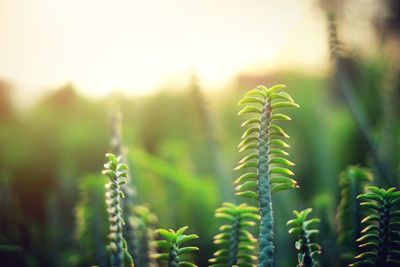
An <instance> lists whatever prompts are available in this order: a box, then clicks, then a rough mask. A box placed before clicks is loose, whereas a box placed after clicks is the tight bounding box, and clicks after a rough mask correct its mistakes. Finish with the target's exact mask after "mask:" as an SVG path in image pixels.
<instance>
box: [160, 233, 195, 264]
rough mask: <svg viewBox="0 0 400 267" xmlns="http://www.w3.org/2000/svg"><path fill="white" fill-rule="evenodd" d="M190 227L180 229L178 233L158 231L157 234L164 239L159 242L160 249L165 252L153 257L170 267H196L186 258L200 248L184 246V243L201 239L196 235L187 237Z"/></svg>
mask: <svg viewBox="0 0 400 267" xmlns="http://www.w3.org/2000/svg"><path fill="white" fill-rule="evenodd" d="M187 229H188V226H184V227H182V228H179V229H178V230H177V231H176V232H175V231H174V230H172V229H169V230H166V229H158V230H157V231H156V232H157V233H158V234H159V235H160V237H162V239H160V240H157V245H158V247H159V248H160V249H161V250H163V252H161V253H159V254H154V255H153V257H154V258H155V259H157V260H160V261H164V262H166V263H167V265H168V267H180V266H181V267H183V266H185V267H196V265H195V264H193V263H191V262H189V261H187V260H185V258H186V257H187V256H188V255H190V254H192V253H193V252H195V251H198V250H199V248H198V247H193V246H189V247H186V246H183V244H184V243H186V242H188V241H191V240H194V239H197V238H199V237H198V236H197V235H195V234H190V235H185V234H184V232H185V231H186V230H187Z"/></svg>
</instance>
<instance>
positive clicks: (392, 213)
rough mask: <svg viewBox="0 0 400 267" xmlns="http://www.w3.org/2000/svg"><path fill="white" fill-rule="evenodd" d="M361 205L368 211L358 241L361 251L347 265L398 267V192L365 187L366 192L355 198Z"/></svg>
mask: <svg viewBox="0 0 400 267" xmlns="http://www.w3.org/2000/svg"><path fill="white" fill-rule="evenodd" d="M358 199H360V200H361V201H363V202H361V206H362V207H364V208H366V209H368V215H367V216H366V217H365V218H364V219H363V220H362V223H363V225H364V226H365V227H364V228H363V229H362V231H361V234H362V236H361V237H360V238H359V239H357V242H358V243H359V247H360V248H361V249H362V250H363V252H362V253H360V254H358V255H357V256H356V257H355V259H356V262H355V263H354V264H351V265H350V266H382V267H391V266H399V265H400V207H399V205H400V192H399V191H397V190H396V189H395V188H389V189H388V190H384V189H380V188H378V187H374V186H370V187H368V192H367V193H364V194H361V195H359V196H358Z"/></svg>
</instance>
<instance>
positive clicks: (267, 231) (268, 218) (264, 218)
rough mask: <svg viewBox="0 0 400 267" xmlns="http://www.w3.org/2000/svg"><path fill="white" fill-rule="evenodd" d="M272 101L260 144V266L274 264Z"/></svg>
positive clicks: (265, 110)
mask: <svg viewBox="0 0 400 267" xmlns="http://www.w3.org/2000/svg"><path fill="white" fill-rule="evenodd" d="M271 113H272V110H271V103H270V102H268V101H267V102H266V104H265V105H264V106H263V109H262V113H261V125H260V136H259V144H258V160H259V161H258V201H259V205H260V215H261V222H260V230H259V242H260V244H259V252H258V266H260V267H266V266H273V254H274V244H273V239H274V233H273V220H274V219H273V211H272V201H271V200H272V199H271V185H270V180H269V168H268V166H269V164H268V160H269V151H268V143H269V132H268V131H269V126H270V118H271Z"/></svg>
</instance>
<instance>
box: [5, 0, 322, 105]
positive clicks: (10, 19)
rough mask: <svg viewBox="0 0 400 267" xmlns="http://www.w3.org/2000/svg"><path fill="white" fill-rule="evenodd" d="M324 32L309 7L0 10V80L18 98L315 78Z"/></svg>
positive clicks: (227, 4)
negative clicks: (72, 90)
mask: <svg viewBox="0 0 400 267" xmlns="http://www.w3.org/2000/svg"><path fill="white" fill-rule="evenodd" d="M288 7H290V8H288ZM324 30H325V24H324V20H323V15H321V14H320V12H318V9H317V7H316V4H315V2H314V1H298V0H282V1H265V0H251V1H248V0H235V1H232V0H220V1H212V0H201V1H200V0H192V1H187V0H171V1H160V0H149V1H133V0H126V1H124V0H118V1H106V0H101V1H95V0H85V1H78V0H70V1H63V0H28V1H22V0H2V1H0V36H1V42H0V58H1V60H0V78H1V79H4V80H6V81H8V82H11V83H12V84H13V86H14V87H15V88H16V89H17V92H18V95H20V96H21V97H24V98H30V97H34V96H36V95H37V94H38V93H39V92H41V91H43V90H48V89H51V88H54V87H57V86H60V85H62V84H65V83H67V82H71V83H73V84H74V85H75V86H76V87H77V88H78V90H80V92H81V93H83V94H86V95H91V96H103V95H105V94H108V93H110V92H111V91H112V90H114V89H117V90H120V91H122V92H124V93H128V94H148V93H150V92H152V91H153V90H155V89H157V88H159V87H162V86H165V85H166V84H168V85H170V84H185V83H186V81H187V77H188V76H190V75H191V74H192V73H196V74H197V75H198V76H199V78H200V79H201V82H202V84H203V85H204V86H205V87H207V88H211V89H212V88H216V87H218V86H222V85H225V84H226V83H228V82H229V81H230V80H232V79H233V78H234V76H235V74H237V73H241V72H247V71H265V70H270V69H272V68H276V67H284V68H287V67H296V66H297V67H298V66H301V69H303V70H307V69H312V70H316V69H321V64H324V61H325V60H326V55H327V51H326V50H327V49H326V46H325V39H326V36H325V32H324Z"/></svg>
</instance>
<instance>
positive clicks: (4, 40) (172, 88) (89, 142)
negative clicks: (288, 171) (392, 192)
mask: <svg viewBox="0 0 400 267" xmlns="http://www.w3.org/2000/svg"><path fill="white" fill-rule="evenodd" d="M399 3H400V2H399V1H397V0H382V1H374V0H352V1H344V0H342V1H339V0H337V1H328V0H326V1H322V0H321V1H317V0H302V1H298V0H281V1H266V0H263V1H262V0H251V1H248V0H247V1H244V0H237V1H228V0H221V1H211V0H203V1H198V0H192V1H183V0H171V1H160V0H150V1H123V0H118V1H108V0H101V1H92V0H87V1H78V0H71V1H61V0H55V1H54V0H52V1H51V0H36V1H33V0H30V1H21V0H0V36H1V41H0V255H1V257H0V258H1V261H2V263H1V265H2V266H32V267H33V266H90V265H94V264H96V265H99V266H108V258H107V257H108V256H107V251H106V250H105V244H106V243H107V240H106V232H107V227H108V225H107V223H108V222H107V214H106V210H105V204H104V184H105V183H106V179H105V178H104V177H102V176H101V175H100V173H101V170H102V164H103V163H104V162H105V160H106V159H105V157H104V154H105V153H107V152H109V151H114V152H120V153H122V154H123V155H124V156H125V160H126V161H127V163H128V164H129V167H130V174H131V180H130V184H129V188H130V189H129V190H128V191H129V192H128V195H129V197H128V198H129V199H130V201H131V204H132V205H146V206H147V207H149V208H150V209H151V210H152V212H154V214H156V215H157V217H158V221H157V222H154V224H156V225H155V226H154V227H165V228H177V227H180V226H183V225H189V226H190V228H189V230H188V232H191V233H192V232H193V233H197V234H198V235H199V236H200V239H199V241H198V245H199V247H200V249H201V251H200V253H199V254H198V257H197V259H196V261H197V262H198V263H199V265H200V266H206V265H207V259H208V258H210V257H211V254H212V252H213V251H214V250H215V246H214V245H213V244H212V236H213V235H214V234H215V233H216V232H217V226H218V224H219V222H218V221H216V220H215V219H214V217H213V214H214V210H215V209H216V208H217V207H218V206H220V204H221V203H222V202H223V201H234V200H235V197H234V196H233V184H232V182H233V181H234V179H235V178H236V177H237V175H238V173H235V172H234V171H233V170H232V169H233V168H234V167H235V164H236V162H237V160H238V159H239V158H240V156H239V155H238V153H237V149H236V146H237V144H238V143H239V141H240V136H241V134H242V131H243V130H242V129H241V128H240V124H241V122H242V120H243V118H238V117H237V116H236V114H237V112H238V107H237V105H236V103H237V102H238V101H239V99H240V98H241V97H242V96H243V94H244V93H245V92H246V91H247V90H249V89H251V88H254V87H255V86H257V85H259V84H264V85H266V86H272V85H274V84H277V83H284V84H286V85H287V86H288V92H289V93H290V94H291V95H292V96H293V98H294V99H295V100H296V102H297V103H299V104H300V106H301V109H299V110H296V111H295V112H292V111H290V112H289V113H290V115H291V117H292V118H293V121H292V122H290V123H287V124H284V125H283V126H284V127H285V128H286V129H287V132H288V133H289V135H290V136H291V137H292V138H291V140H290V141H289V142H290V144H291V146H292V150H291V155H290V159H291V160H292V161H293V162H295V163H296V167H295V173H296V175H297V177H296V179H297V180H298V181H299V184H300V187H301V188H300V189H299V190H295V191H290V192H282V193H277V194H275V195H274V199H273V201H274V207H275V216H276V218H275V220H276V222H275V225H276V230H275V232H276V261H277V266H293V265H294V264H295V261H296V253H295V250H294V244H293V240H292V239H291V237H290V236H289V235H288V234H287V230H288V229H287V227H286V221H287V220H289V219H290V218H291V216H292V210H293V209H303V208H306V207H312V208H313V209H314V213H315V215H316V216H319V217H321V219H322V220H323V223H322V224H321V231H322V233H321V237H320V239H321V240H320V242H321V243H322V245H323V246H324V245H325V248H324V247H323V253H324V256H323V259H322V261H323V264H324V266H337V264H336V263H335V257H336V256H337V251H336V250H335V218H334V217H335V209H336V206H337V203H338V196H339V192H338V186H337V184H338V175H339V173H340V172H341V171H342V170H343V169H344V168H346V166H348V165H351V164H359V165H361V166H367V167H370V168H371V169H372V170H373V172H374V175H375V183H376V184H377V185H380V186H384V187H387V186H398V183H399V141H400V140H399V138H398V136H399V135H398V132H399V121H398V119H397V118H398V115H399V111H400V110H399V109H400V106H399V103H398V99H399V90H400V79H399V73H400V72H399V70H400V68H399V63H400V5H399ZM236 201H238V202H243V201H246V199H236ZM287 251H291V252H292V254H291V255H293V257H292V258H290V257H287Z"/></svg>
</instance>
